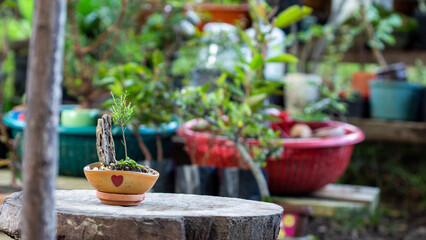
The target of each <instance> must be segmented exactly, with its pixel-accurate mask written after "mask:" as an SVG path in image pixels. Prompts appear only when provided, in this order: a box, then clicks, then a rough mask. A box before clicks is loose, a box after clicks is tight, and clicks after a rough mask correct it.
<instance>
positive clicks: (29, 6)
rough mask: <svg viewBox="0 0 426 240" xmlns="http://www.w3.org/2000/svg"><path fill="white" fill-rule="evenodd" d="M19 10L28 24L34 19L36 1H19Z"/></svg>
mask: <svg viewBox="0 0 426 240" xmlns="http://www.w3.org/2000/svg"><path fill="white" fill-rule="evenodd" d="M18 9H19V12H20V13H21V15H22V17H24V19H25V20H27V21H28V22H31V19H32V18H33V9H34V1H33V0H18Z"/></svg>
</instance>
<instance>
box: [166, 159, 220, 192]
mask: <svg viewBox="0 0 426 240" xmlns="http://www.w3.org/2000/svg"><path fill="white" fill-rule="evenodd" d="M160 177H161V175H160ZM218 188H219V178H218V170H217V168H216V167H204V166H197V165H181V166H178V167H176V192H177V193H186V194H199V195H212V196H218Z"/></svg>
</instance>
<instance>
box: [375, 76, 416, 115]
mask: <svg viewBox="0 0 426 240" xmlns="http://www.w3.org/2000/svg"><path fill="white" fill-rule="evenodd" d="M370 89H371V96H370V113H371V116H372V117H373V118H381V119H388V120H402V121H412V120H415V119H416V118H417V115H418V112H419V106H420V98H421V91H422V87H421V86H420V85H418V84H414V83H408V82H398V81H390V80H382V81H370Z"/></svg>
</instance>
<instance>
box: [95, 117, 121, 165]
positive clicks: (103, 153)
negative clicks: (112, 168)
mask: <svg viewBox="0 0 426 240" xmlns="http://www.w3.org/2000/svg"><path fill="white" fill-rule="evenodd" d="M111 126H112V125H111V116H109V115H108V114H104V115H103V116H102V117H101V118H100V119H98V126H97V127H96V150H97V152H98V157H99V162H101V163H103V165H104V166H109V165H110V164H111V163H116V162H117V160H116V159H115V145H114V139H113V138H112V133H111Z"/></svg>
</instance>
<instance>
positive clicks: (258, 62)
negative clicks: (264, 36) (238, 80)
mask: <svg viewBox="0 0 426 240" xmlns="http://www.w3.org/2000/svg"><path fill="white" fill-rule="evenodd" d="M262 63H263V59H262V55H261V54H260V53H257V54H256V55H254V57H253V59H252V60H251V62H250V68H251V69H253V70H256V69H258V68H260V67H261V66H262Z"/></svg>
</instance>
